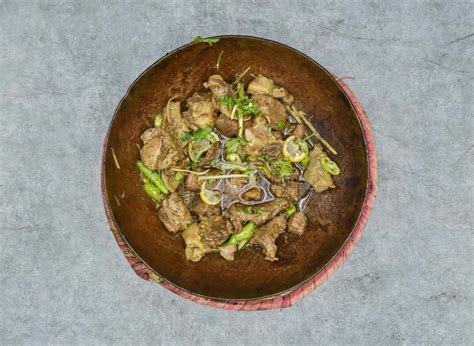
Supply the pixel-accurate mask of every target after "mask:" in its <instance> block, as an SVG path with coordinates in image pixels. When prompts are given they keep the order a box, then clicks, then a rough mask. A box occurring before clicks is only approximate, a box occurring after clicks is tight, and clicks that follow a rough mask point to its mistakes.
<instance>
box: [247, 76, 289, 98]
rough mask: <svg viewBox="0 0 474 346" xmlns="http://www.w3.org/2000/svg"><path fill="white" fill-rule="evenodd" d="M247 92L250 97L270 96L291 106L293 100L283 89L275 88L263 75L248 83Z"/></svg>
mask: <svg viewBox="0 0 474 346" xmlns="http://www.w3.org/2000/svg"><path fill="white" fill-rule="evenodd" d="M247 92H248V93H249V94H252V95H270V96H272V97H275V98H281V99H282V101H283V102H284V103H285V104H287V105H291V104H292V103H293V102H294V101H295V98H294V97H293V95H291V94H290V93H289V92H288V91H287V90H286V89H285V88H282V87H275V84H274V83H273V81H272V80H271V79H269V78H267V77H265V76H264V75H261V74H259V75H258V76H257V77H255V79H254V80H253V81H251V82H250V84H249V86H248V88H247Z"/></svg>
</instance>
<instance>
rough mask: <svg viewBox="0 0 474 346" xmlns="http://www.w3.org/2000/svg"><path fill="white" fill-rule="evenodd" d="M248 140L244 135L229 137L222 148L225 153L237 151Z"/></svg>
mask: <svg viewBox="0 0 474 346" xmlns="http://www.w3.org/2000/svg"><path fill="white" fill-rule="evenodd" d="M248 142H249V141H248V140H246V139H245V138H244V137H236V138H231V139H229V140H228V141H227V142H225V144H224V148H225V151H226V153H227V154H234V153H236V152H237V151H239V149H240V148H242V147H243V146H245V145H247V144H248Z"/></svg>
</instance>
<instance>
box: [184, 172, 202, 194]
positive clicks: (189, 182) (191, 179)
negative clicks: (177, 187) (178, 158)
mask: <svg viewBox="0 0 474 346" xmlns="http://www.w3.org/2000/svg"><path fill="white" fill-rule="evenodd" d="M198 178H199V176H198V175H196V174H189V175H188V177H187V178H186V183H185V184H184V186H185V187H186V189H187V190H189V191H193V192H199V190H200V189H201V185H200V184H199V180H198Z"/></svg>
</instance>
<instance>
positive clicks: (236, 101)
mask: <svg viewBox="0 0 474 346" xmlns="http://www.w3.org/2000/svg"><path fill="white" fill-rule="evenodd" d="M219 102H220V103H221V104H223V105H225V106H226V107H227V109H228V110H229V111H232V110H233V109H234V107H235V108H236V109H235V113H236V114H237V116H238V117H239V118H243V117H244V116H246V115H253V116H255V115H259V114H260V109H259V108H258V106H257V101H255V100H253V99H251V98H250V97H248V96H247V95H246V94H245V91H244V85H243V84H242V83H238V84H237V92H236V95H235V96H234V97H231V96H228V95H224V96H221V97H220V98H219Z"/></svg>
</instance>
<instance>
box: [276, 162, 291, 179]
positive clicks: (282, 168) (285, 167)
mask: <svg viewBox="0 0 474 346" xmlns="http://www.w3.org/2000/svg"><path fill="white" fill-rule="evenodd" d="M270 167H271V169H272V172H273V173H277V174H280V175H283V176H286V175H290V174H291V171H292V170H293V166H292V165H291V162H290V161H288V160H275V161H272V162H271V163H270Z"/></svg>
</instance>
